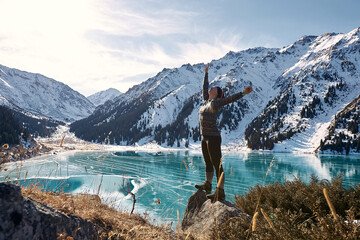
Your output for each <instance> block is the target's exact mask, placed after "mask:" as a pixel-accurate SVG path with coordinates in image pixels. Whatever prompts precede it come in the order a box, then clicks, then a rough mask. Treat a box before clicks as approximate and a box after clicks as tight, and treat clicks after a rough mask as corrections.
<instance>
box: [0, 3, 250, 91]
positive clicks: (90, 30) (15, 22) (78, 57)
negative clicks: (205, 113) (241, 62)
mask: <svg viewBox="0 0 360 240" xmlns="http://www.w3.org/2000/svg"><path fill="white" fill-rule="evenodd" d="M0 4H1V5H0V6H1V15H0V29H1V32H0V61H1V62H0V63H1V64H4V65H7V66H9V67H16V68H19V69H21V70H26V71H31V72H38V73H41V74H44V75H46V76H48V77H52V78H54V79H56V80H58V81H62V82H64V83H66V84H68V85H70V87H72V88H74V89H75V90H77V91H79V92H81V93H83V94H85V95H89V94H92V93H94V92H96V91H100V90H104V89H106V88H109V87H115V88H118V89H119V90H120V91H122V92H125V91H126V90H127V89H128V88H129V87H131V86H132V85H133V84H137V83H139V82H141V81H144V80H146V79H147V78H148V77H151V76H153V75H155V74H156V73H157V72H159V71H161V70H162V69H163V68H165V67H166V68H172V67H178V66H181V65H182V64H184V63H198V62H209V61H211V60H212V59H215V58H220V57H222V56H223V55H225V54H226V53H227V52H228V51H230V50H232V51H234V50H241V49H244V48H246V47H248V45H244V44H243V42H244V38H243V36H241V35H240V33H239V32H237V31H236V29H231V30H230V29H229V28H226V29H225V30H221V31H217V29H216V26H211V25H209V24H208V23H214V21H212V19H211V18H212V16H211V14H209V13H208V12H207V11H206V10H204V9H203V8H202V7H201V6H200V7H199V6H198V7H197V8H195V7H194V5H193V4H198V3H195V2H194V3H192V2H190V3H189V4H188V5H187V4H183V3H181V4H180V3H178V2H174V1H169V2H166V4H165V2H164V1H160V0H152V1H144V0H139V1H114V0H76V1H71V0H61V1H55V0H54V1H50V0H32V1H27V0H8V1H7V0H0ZM193 9H197V10H196V11H195V10H193Z"/></svg>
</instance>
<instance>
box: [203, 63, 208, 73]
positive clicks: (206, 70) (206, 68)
mask: <svg viewBox="0 0 360 240" xmlns="http://www.w3.org/2000/svg"><path fill="white" fill-rule="evenodd" d="M204 70H205V73H207V72H208V71H209V64H206V65H205V69H204Z"/></svg>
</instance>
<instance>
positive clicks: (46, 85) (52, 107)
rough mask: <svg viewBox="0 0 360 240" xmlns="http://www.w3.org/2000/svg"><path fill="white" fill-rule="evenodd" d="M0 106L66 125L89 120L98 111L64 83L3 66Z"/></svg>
mask: <svg viewBox="0 0 360 240" xmlns="http://www.w3.org/2000/svg"><path fill="white" fill-rule="evenodd" d="M0 105H5V106H8V107H10V108H12V109H15V110H22V111H26V112H29V113H32V114H34V115H36V116H46V117H50V118H53V119H56V120H60V121H65V122H72V121H74V120H79V119H81V118H84V117H87V116H89V115H90V114H91V113H92V112H93V111H94V109H95V106H94V105H93V104H92V103H91V102H90V101H89V100H88V99H87V98H86V97H84V96H83V95H81V94H80V93H78V92H76V91H74V90H73V89H71V88H70V87H69V86H67V85H65V84H63V83H61V82H58V81H55V80H54V79H50V78H47V77H45V76H43V75H40V74H35V73H29V72H24V71H20V70H17V69H14V68H8V67H5V66H3V65H0Z"/></svg>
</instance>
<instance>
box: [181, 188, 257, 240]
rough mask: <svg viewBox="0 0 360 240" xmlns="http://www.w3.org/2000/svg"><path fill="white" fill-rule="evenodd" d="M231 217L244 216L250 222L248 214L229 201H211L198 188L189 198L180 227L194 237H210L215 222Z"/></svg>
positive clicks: (222, 221)
mask: <svg viewBox="0 0 360 240" xmlns="http://www.w3.org/2000/svg"><path fill="white" fill-rule="evenodd" d="M233 217H240V218H244V219H246V220H248V221H249V223H250V217H249V215H247V214H246V213H243V212H242V211H241V210H240V209H238V208H236V207H235V206H234V205H233V204H232V203H231V202H228V201H222V202H220V201H217V202H215V203H211V201H210V200H209V199H207V198H206V194H205V192H204V191H201V190H199V191H197V192H196V193H194V194H193V195H192V196H191V197H190V198H189V201H188V205H187V207H186V210H185V214H184V218H183V220H182V223H181V229H182V231H184V233H185V235H191V236H192V237H194V238H196V239H210V238H211V234H212V229H213V228H214V227H216V225H217V224H220V223H224V222H226V221H227V220H228V219H230V218H233Z"/></svg>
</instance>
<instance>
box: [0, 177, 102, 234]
mask: <svg viewBox="0 0 360 240" xmlns="http://www.w3.org/2000/svg"><path fill="white" fill-rule="evenodd" d="M59 236H71V237H73V238H74V239H97V230H96V228H95V226H94V225H93V224H92V223H91V222H88V221H86V220H83V219H81V218H78V217H75V216H68V215H65V214H63V213H60V212H58V211H56V210H54V209H52V208H50V207H47V206H45V205H42V204H39V203H37V202H35V201H32V200H30V199H27V198H24V197H23V196H22V195H21V191H20V187H18V186H15V185H12V184H6V183H0V240H5V239H6V240H10V239H57V238H58V237H59Z"/></svg>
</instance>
